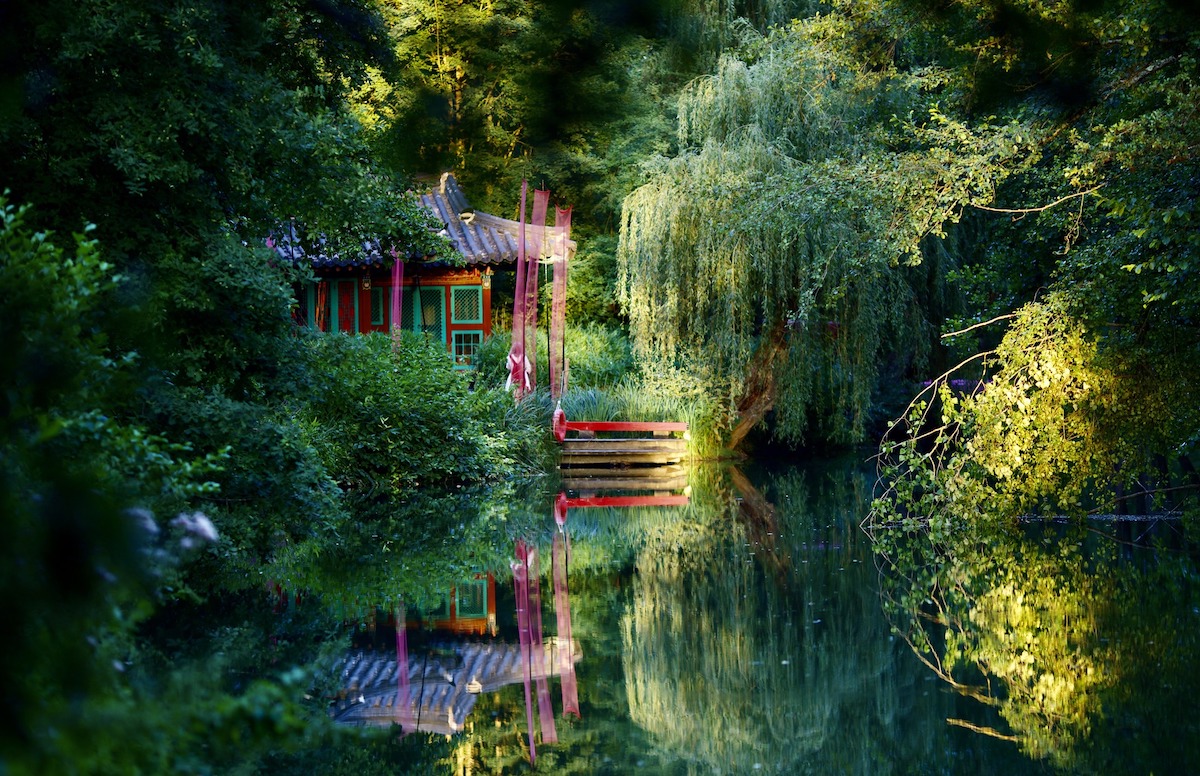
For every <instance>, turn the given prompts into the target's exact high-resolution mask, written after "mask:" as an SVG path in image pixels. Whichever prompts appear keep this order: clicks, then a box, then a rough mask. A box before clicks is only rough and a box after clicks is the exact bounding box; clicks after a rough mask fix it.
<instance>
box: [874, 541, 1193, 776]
mask: <svg viewBox="0 0 1200 776" xmlns="http://www.w3.org/2000/svg"><path fill="white" fill-rule="evenodd" d="M1057 529H1058V527H1057V526H1048V527H1045V528H1043V529H1042V530H1043V532H1044V535H1043V536H1041V537H1040V538H1042V541H1040V542H1038V541H1035V539H1036V538H1038V537H1036V536H1029V535H1024V534H1009V533H991V534H989V535H988V536H987V537H986V540H984V539H983V538H982V537H980V536H978V535H977V534H976V535H974V536H973V537H972V539H971V540H970V541H968V540H963V541H958V542H954V543H953V544H952V546H943V547H942V548H941V550H940V551H939V550H936V549H934V548H933V547H932V546H931V545H930V544H929V543H928V542H927V541H924V540H922V539H919V538H912V539H907V540H905V539H895V538H894V537H892V538H888V537H883V538H882V540H881V541H880V543H878V544H877V546H879V547H880V548H881V549H883V548H886V552H887V554H886V556H885V562H886V564H887V565H886V566H885V567H884V607H885V610H886V612H887V614H888V616H889V618H891V619H892V621H893V625H894V627H896V628H897V629H898V632H899V633H901V635H903V636H904V637H905V638H906V639H907V640H908V642H909V644H910V645H911V646H912V648H913V650H914V651H915V652H916V653H917V654H918V656H920V657H921V659H922V660H923V661H924V662H925V663H926V665H927V666H929V667H930V668H931V669H932V670H934V671H935V672H936V673H937V675H938V676H939V677H940V678H942V679H943V680H945V681H946V682H947V683H949V684H950V685H951V686H952V687H953V688H954V689H955V690H956V692H958V693H959V694H961V695H964V696H967V697H970V698H974V699H975V700H977V701H980V702H981V703H983V704H986V705H987V706H991V707H994V708H995V709H996V711H997V712H998V714H999V717H1000V718H1001V719H1002V720H1003V723H1004V724H1006V726H1007V727H1008V728H1009V729H1010V730H1011V731H1012V733H1011V738H1013V739H1014V740H1016V741H1017V742H1018V744H1019V746H1020V747H1021V749H1022V750H1023V751H1025V752H1027V753H1029V754H1030V755H1032V756H1034V757H1037V758H1046V759H1048V760H1050V761H1051V762H1053V763H1055V764H1056V765H1058V766H1061V767H1071V768H1074V769H1078V770H1081V771H1090V770H1093V769H1097V770H1099V771H1102V772H1112V770H1113V767H1114V765H1113V763H1114V762H1123V763H1136V767H1137V768H1138V772H1147V771H1154V772H1158V771H1159V770H1160V769H1161V771H1162V772H1171V771H1174V770H1177V769H1178V767H1177V766H1178V765H1179V764H1180V763H1183V762H1189V761H1192V760H1194V758H1195V756H1196V755H1197V751H1196V748H1197V746H1198V744H1197V739H1196V737H1195V735H1194V732H1195V731H1194V728H1195V726H1196V723H1195V721H1194V719H1192V718H1190V715H1185V716H1182V717H1178V716H1175V715H1176V713H1177V711H1176V709H1187V708H1189V707H1190V705H1191V704H1192V703H1194V693H1195V692H1197V691H1198V690H1200V686H1198V685H1197V680H1196V675H1197V665H1196V661H1197V657H1196V655H1197V652H1196V649H1197V646H1198V642H1200V635H1198V634H1197V632H1196V628H1195V626H1194V623H1192V622H1191V621H1192V620H1193V619H1194V602H1193V596H1192V593H1191V592H1190V586H1191V584H1192V581H1194V580H1195V579H1196V578H1197V572H1196V569H1195V567H1194V564H1192V563H1191V562H1190V561H1187V560H1186V559H1185V558H1181V557H1178V556H1174V555H1172V554H1170V553H1166V554H1164V555H1160V556H1159V557H1157V558H1150V559H1149V560H1148V561H1147V562H1133V561H1135V560H1139V561H1140V558H1138V557H1137V555H1136V554H1135V551H1134V550H1132V549H1130V550H1126V551H1125V552H1123V553H1118V552H1117V549H1118V547H1117V545H1116V544H1115V543H1114V542H1112V541H1110V540H1109V538H1104V539H1100V540H1097V539H1095V537H1094V536H1088V535H1085V534H1084V533H1082V532H1080V531H1078V530H1069V531H1067V532H1065V534H1064V535H1061V536H1059V535H1055V533H1056V531H1057ZM1139 530H1142V529H1139ZM951 548H952V550H953V551H952V552H950V551H948V550H950V549H951ZM1141 552H1142V553H1145V554H1147V555H1148V554H1149V550H1145V549H1143V550H1141ZM951 722H953V723H957V724H961V725H963V726H965V727H968V728H971V729H974V730H976V731H978V732H983V733H988V734H991V735H995V736H998V737H1002V738H1008V737H1010V735H1009V734H1007V733H1004V732H1003V731H1002V730H998V729H996V728H994V727H987V726H980V725H975V724H972V723H969V722H965V721H962V720H951ZM1130 728H1134V729H1137V730H1139V731H1144V732H1145V734H1147V735H1150V736H1153V737H1154V738H1155V739H1156V742H1155V743H1154V744H1146V745H1143V746H1142V747H1141V751H1140V752H1139V755H1138V756H1136V757H1134V756H1131V755H1130V754H1129V753H1124V754H1121V755H1117V754H1116V753H1114V751H1113V749H1115V748H1117V747H1126V746H1127V745H1128V737H1127V735H1125V734H1122V733H1121V731H1128V730H1129V729H1130ZM1189 731H1190V732H1189ZM1143 769H1144V770H1143Z"/></svg>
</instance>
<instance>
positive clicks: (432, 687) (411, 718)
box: [332, 637, 583, 735]
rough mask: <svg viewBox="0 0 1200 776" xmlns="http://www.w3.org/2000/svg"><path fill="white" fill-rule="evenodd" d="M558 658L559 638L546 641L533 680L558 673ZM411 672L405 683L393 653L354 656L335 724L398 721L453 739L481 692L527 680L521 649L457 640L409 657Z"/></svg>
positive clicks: (575, 651)
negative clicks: (434, 651)
mask: <svg viewBox="0 0 1200 776" xmlns="http://www.w3.org/2000/svg"><path fill="white" fill-rule="evenodd" d="M570 646H571V650H570V655H571V658H572V661H573V662H576V663H577V662H579V661H580V659H581V658H582V657H583V653H582V652H581V651H580V648H579V644H578V642H572V644H571V645H570ZM535 652H536V650H535ZM559 659H560V658H559V648H558V640H557V639H556V638H554V637H550V638H547V639H546V640H545V643H544V644H543V646H542V651H541V656H540V659H539V657H538V656H537V655H536V654H535V655H534V658H533V661H532V662H533V672H534V676H539V675H540V676H556V675H558V673H559V666H560V663H559ZM407 668H408V671H407V679H408V681H407V682H403V678H404V677H401V676H400V674H399V672H398V670H397V660H396V654H395V653H394V652H358V653H355V654H353V655H351V656H350V657H349V658H348V659H347V660H346V663H345V665H344V666H343V670H342V688H343V697H342V699H341V700H339V701H338V702H337V703H336V704H335V705H334V708H333V711H332V715H333V719H334V721H335V722H339V723H342V724H348V725H391V724H393V723H395V724H402V725H403V726H404V728H405V730H408V729H410V728H413V729H417V730H423V731H426V732H430V733H443V734H446V735H449V734H452V733H457V732H459V731H460V730H462V729H463V723H464V722H465V721H466V718H467V715H469V714H470V713H471V711H472V709H474V708H475V701H476V698H477V697H478V694H479V693H481V692H494V691H495V690H498V689H500V688H501V687H503V686H504V685H508V684H516V683H519V682H523V681H524V680H525V666H524V665H523V663H522V661H521V648H520V647H519V646H518V645H516V644H508V643H504V642H497V641H490V642H478V641H471V642H457V643H453V644H451V645H448V646H447V648H446V649H443V650H441V653H440V654H428V655H413V656H409V658H408V665H407ZM539 672H540V673H539ZM402 684H407V688H406V689H407V692H408V695H409V703H408V708H407V710H406V709H405V708H404V704H403V703H402V702H400V701H399V698H400V697H401V696H402V694H403V690H402V689H401V687H402ZM406 711H407V713H405V712H406Z"/></svg>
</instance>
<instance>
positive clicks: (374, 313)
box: [371, 288, 385, 326]
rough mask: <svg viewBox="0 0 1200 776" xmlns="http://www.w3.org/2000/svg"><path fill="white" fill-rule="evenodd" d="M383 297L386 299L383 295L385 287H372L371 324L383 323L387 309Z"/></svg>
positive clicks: (380, 324)
mask: <svg viewBox="0 0 1200 776" xmlns="http://www.w3.org/2000/svg"><path fill="white" fill-rule="evenodd" d="M383 299H384V297H383V289H382V288H372V289H371V325H372V326H382V325H383V316H384V312H383V311H384V309H385V307H384V302H383Z"/></svg>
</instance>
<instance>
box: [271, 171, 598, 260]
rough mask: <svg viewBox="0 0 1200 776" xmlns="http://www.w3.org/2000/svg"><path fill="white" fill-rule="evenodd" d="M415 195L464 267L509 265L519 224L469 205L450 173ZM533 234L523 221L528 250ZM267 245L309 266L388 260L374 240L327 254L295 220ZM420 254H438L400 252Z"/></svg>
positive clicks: (570, 246)
mask: <svg viewBox="0 0 1200 776" xmlns="http://www.w3.org/2000/svg"><path fill="white" fill-rule="evenodd" d="M418 200H419V201H420V203H421V206H422V207H424V208H425V209H426V210H428V211H429V212H430V213H432V214H433V215H434V217H435V218H436V219H438V220H439V221H441V223H442V229H441V230H440V231H439V234H441V235H443V236H445V237H447V238H448V239H449V240H450V245H451V246H452V247H453V248H454V249H455V250H456V251H457V252H458V253H459V254H460V255H461V256H462V257H463V259H464V260H465V261H466V264H467V265H468V266H472V265H486V264H511V263H513V262H515V261H516V260H517V246H518V239H519V235H520V224H519V223H518V222H516V221H511V220H509V219H507V218H500V217H499V216H494V215H491V214H489V213H481V212H478V211H475V210H473V209H472V208H471V206H470V204H468V202H467V198H466V196H464V195H463V193H462V189H461V188H460V187H459V185H458V181H457V180H456V179H455V177H454V174H453V173H449V172H447V173H442V176H441V178H440V179H439V180H438V182H437V184H435V185H434V186H433V188H431V189H430V190H429V191H427V192H425V193H423V194H420V195H418ZM544 231H545V236H546V237H547V238H551V237H553V235H554V231H555V230H554V228H553V227H549V228H545V229H544ZM533 237H534V235H533V227H532V226H529V225H526V227H525V239H526V245H527V246H529V247H528V249H529V250H530V251H532V245H533ZM273 244H274V247H275V251H276V252H277V253H278V254H279V255H280V257H282V258H284V259H288V260H290V261H293V262H300V261H303V260H305V259H308V260H309V261H311V262H312V266H313V268H314V269H344V268H361V267H376V268H383V267H388V266H391V262H392V257H391V255H390V253H387V252H385V251H383V250H382V249H381V247H380V244H379V241H378V240H371V241H368V242H365V243H363V252H362V254H361V255H356V256H353V257H343V256H341V255H339V254H332V255H327V254H326V253H325V252H324V250H323V246H324V245H325V240H324V239H321V240H318V242H317V244H316V245H315V246H305V245H304V244H303V243H302V241H301V240H300V238H299V237H298V235H297V233H296V224H295V222H289V223H288V224H287V225H286V226H285V227H284V228H283V229H282V230H281V233H280V234H279V235H277V236H275V237H274V238H273ZM543 246H544V247H543V249H542V251H541V253H542V256H541V257H539V258H548V257H549V256H550V255H551V250H550V249H551V240H550V239H546V240H543ZM566 247H567V252H568V254H572V253H574V252H575V247H576V246H575V242H574V241H573V240H568V241H567V243H566ZM422 259H423V260H427V261H429V262H431V263H436V262H438V261H439V260H440V257H436V256H433V257H427V256H415V255H410V256H406V257H405V260H406V261H412V260H422Z"/></svg>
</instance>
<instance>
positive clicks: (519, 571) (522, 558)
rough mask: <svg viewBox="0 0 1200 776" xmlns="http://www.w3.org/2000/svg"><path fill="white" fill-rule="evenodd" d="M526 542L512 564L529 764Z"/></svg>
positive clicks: (532, 752)
mask: <svg viewBox="0 0 1200 776" xmlns="http://www.w3.org/2000/svg"><path fill="white" fill-rule="evenodd" d="M526 560H527V551H526V547H525V542H524V541H521V540H520V539H518V540H517V561H516V562H515V563H513V564H512V572H513V586H514V588H515V590H516V598H517V637H518V639H519V640H520V642H521V665H522V666H523V667H524V669H525V721H526V723H527V724H528V727H529V763H530V765H533V764H534V763H536V762H537V749H536V748H535V745H534V741H533V695H532V693H531V691H530V679H531V677H530V665H529V567H528V566H527V565H526Z"/></svg>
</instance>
